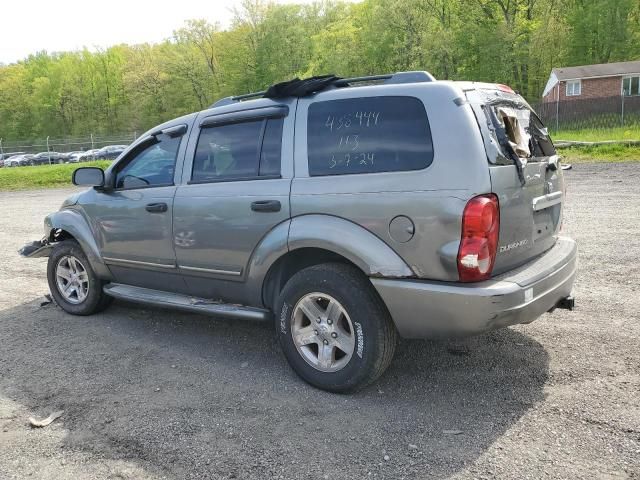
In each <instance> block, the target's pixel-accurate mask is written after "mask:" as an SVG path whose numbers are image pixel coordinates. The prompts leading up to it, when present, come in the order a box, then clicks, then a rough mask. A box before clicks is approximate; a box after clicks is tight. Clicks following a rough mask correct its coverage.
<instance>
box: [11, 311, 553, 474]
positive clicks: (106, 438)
mask: <svg viewBox="0 0 640 480" xmlns="http://www.w3.org/2000/svg"><path fill="white" fill-rule="evenodd" d="M0 339H1V341H2V346H1V348H0V397H2V396H5V397H8V398H11V399H12V400H14V401H16V402H19V403H20V404H22V405H24V406H26V407H27V408H28V409H30V411H32V412H33V413H34V414H37V415H42V414H48V413H50V411H53V410H57V409H64V410H65V413H64V416H63V418H62V419H61V420H62V425H63V426H64V429H66V431H67V433H66V437H65V441H64V443H65V444H64V448H65V450H66V451H71V452H73V451H81V452H82V453H83V454H88V455H89V456H94V457H95V458H97V459H104V458H109V459H123V460H127V461H132V462H136V463H138V464H139V465H140V466H141V467H142V468H144V469H145V470H148V471H150V472H156V473H159V474H161V475H164V476H167V477H169V478H278V477H279V478H363V477H368V474H369V472H372V475H373V474H376V475H377V476H378V478H380V477H382V478H400V477H408V478H413V477H420V478H424V477H436V478H442V477H446V476H449V475H451V474H454V473H456V472H458V471H460V470H462V469H464V468H465V467H467V466H469V465H470V464H472V463H473V462H474V461H475V460H476V459H477V458H478V457H479V456H480V455H481V454H482V453H483V452H485V451H486V450H487V448H489V447H490V445H491V444H492V443H493V442H494V441H495V440H496V439H497V438H499V437H500V436H501V435H503V434H504V433H505V431H506V430H507V429H509V428H510V426H511V425H513V424H514V423H515V422H517V421H518V419H519V418H520V417H522V415H524V414H525V412H526V411H527V410H528V409H529V408H531V407H532V406H533V405H534V404H535V403H536V402H538V401H540V400H541V399H543V387H544V384H545V381H546V379H547V375H548V355H547V353H546V351H545V350H544V349H543V347H542V346H541V345H540V344H539V343H537V342H536V341H535V340H533V339H531V338H529V337H527V336H526V335H523V334H521V333H519V332H518V331H516V330H513V329H506V330H502V331H498V332H493V333H490V334H487V335H483V336H480V337H476V338H473V339H469V340H467V341H465V342H464V343H463V345H464V346H465V348H456V349H453V350H452V349H451V348H450V347H451V344H450V343H447V342H441V341H402V342H401V343H400V345H399V347H398V350H397V354H396V357H395V359H394V361H393V363H392V365H391V367H390V368H389V370H388V372H387V373H386V374H385V375H384V376H383V377H382V378H381V379H380V380H379V381H378V382H377V383H376V384H374V385H372V386H371V387H368V388H367V389H365V390H364V391H362V392H359V393H357V394H354V395H336V394H330V393H326V392H323V391H319V390H316V389H314V388H312V387H310V386H308V385H307V384H305V383H303V382H302V381H301V380H299V379H298V378H297V377H296V376H295V374H294V373H293V372H292V371H291V369H290V368H289V367H288V365H287V364H286V361H285V360H284V357H283V356H282V354H281V353H280V351H279V347H278V345H277V344H276V341H275V336H274V334H273V329H272V326H271V325H266V324H256V323H248V322H233V321H229V320H224V319H211V318H207V317H203V316H199V315H192V314H183V313H176V312H172V311H165V310H161V309H149V308H140V307H137V306H132V305H128V304H124V303H115V304H114V305H113V306H112V307H110V308H109V309H108V310H107V311H106V312H104V313H102V314H99V315H95V316H92V317H74V316H71V315H67V314H65V313H64V312H62V311H61V310H60V309H59V308H58V307H56V306H55V305H53V304H51V305H48V306H45V307H40V303H39V301H38V302H35V301H34V302H29V303H25V304H22V305H19V306H17V307H14V308H10V309H6V310H4V311H2V312H0ZM460 345H461V344H460V343H458V344H457V346H458V347H459V346H460ZM452 352H453V353H452ZM24 428H25V429H26V428H28V427H26V426H25V427H24ZM92 458H93V457H92ZM96 461H97V460H96ZM87 468H89V469H90V465H88V466H87ZM325 475H326V476H327V477H325ZM369 478H370V477H369Z"/></svg>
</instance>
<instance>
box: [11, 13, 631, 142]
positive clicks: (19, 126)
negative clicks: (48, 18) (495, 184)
mask: <svg viewBox="0 0 640 480" xmlns="http://www.w3.org/2000/svg"><path fill="white" fill-rule="evenodd" d="M202 14H203V17H206V14H207V12H206V10H203V12H202ZM638 58H640V0H364V1H363V2H361V3H343V2H339V1H328V0H323V1H318V2H316V3H313V4H304V5H297V4H287V5H283V4H276V3H271V2H268V1H265V0H245V1H244V2H243V3H242V4H241V7H239V8H238V9H237V10H236V11H234V18H233V21H232V23H231V25H230V26H229V27H228V28H226V29H223V28H221V27H220V25H219V24H218V23H217V22H216V21H215V18H208V19H201V20H192V21H189V22H187V23H186V24H185V25H184V26H183V27H182V28H180V29H179V30H177V31H175V32H173V35H172V36H171V38H169V39H167V40H166V41H164V42H162V43H159V44H142V45H124V44H122V45H115V46H113V47H110V48H107V49H102V50H97V51H90V50H88V49H85V50H82V51H75V52H59V53H47V52H39V53H36V54H33V55H30V56H29V57H28V58H26V59H24V60H22V61H19V62H17V63H14V64H10V65H0V138H4V139H5V140H12V139H21V140H22V139H30V138H42V137H43V136H46V135H51V136H59V137H61V136H73V135H85V134H88V133H90V132H92V133H111V132H123V131H134V130H138V131H142V130H145V129H147V128H150V127H151V126H153V125H156V124H158V123H160V122H162V121H164V120H168V119H170V118H173V117H176V116H179V115H181V114H186V113H189V112H193V111H196V110H201V109H204V108H206V107H207V106H209V105H210V104H211V103H213V102H214V101H215V100H216V99H218V98H220V97H224V96H227V95H232V94H240V93H245V92H250V91H256V90H261V89H264V88H265V87H266V86H268V85H270V84H273V83H276V82H279V81H284V80H288V79H291V78H293V77H295V76H299V77H304V76H310V75H319V74H326V73H335V74H336V75H339V76H360V75H371V74H379V73H389V72H395V71H401V70H428V71H430V72H431V73H432V74H433V75H435V76H436V78H438V79H453V80H477V81H488V82H499V83H505V84H508V85H511V86H512V87H513V88H514V89H516V90H518V91H519V92H520V93H522V94H523V95H524V96H525V97H526V98H527V99H528V100H530V101H534V102H535V101H536V100H538V99H539V98H540V95H541V93H542V90H543V88H544V85H545V83H546V81H547V79H548V77H549V73H550V71H551V69H552V68H553V67H559V66H571V65H583V64H592V63H606V62H614V61H626V60H633V59H638Z"/></svg>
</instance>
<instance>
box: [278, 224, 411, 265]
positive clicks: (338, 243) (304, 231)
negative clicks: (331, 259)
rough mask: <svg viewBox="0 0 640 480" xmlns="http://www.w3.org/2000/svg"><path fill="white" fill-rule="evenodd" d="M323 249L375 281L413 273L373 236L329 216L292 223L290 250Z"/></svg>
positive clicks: (392, 251)
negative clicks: (333, 253)
mask: <svg viewBox="0 0 640 480" xmlns="http://www.w3.org/2000/svg"><path fill="white" fill-rule="evenodd" d="M307 247H312V248H323V249H325V250H329V251H332V252H335V253H337V254H339V255H342V256H343V257H345V258H347V259H348V260H350V261H351V262H353V263H354V264H355V265H357V266H358V267H359V268H360V269H361V270H362V271H363V272H364V273H366V274H367V275H369V276H373V277H392V278H406V277H413V276H414V273H413V271H411V268H409V266H408V265H407V264H406V263H405V261H404V260H402V258H401V257H400V256H399V255H398V254H397V253H396V252H395V251H394V250H393V249H392V248H391V247H389V245H387V244H386V243H385V242H383V241H382V240H380V238H378V237H377V236H375V235H374V234H373V233H371V232H369V231H368V230H366V229H365V228H363V227H361V226H360V225H357V224H355V223H353V222H350V221H348V220H345V219H343V218H339V217H334V216H330V215H302V216H300V217H295V218H293V219H292V220H291V227H290V229H289V250H297V249H298V248H307Z"/></svg>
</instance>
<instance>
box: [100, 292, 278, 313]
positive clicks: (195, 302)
mask: <svg viewBox="0 0 640 480" xmlns="http://www.w3.org/2000/svg"><path fill="white" fill-rule="evenodd" d="M104 293H106V294H107V295H110V296H112V297H114V298H117V299H119V300H126V301H128V302H135V303H143V304H145V305H153V306H155V307H166V308H173V309H176V310H184V311H187V312H195V313H203V314H205V315H219V316H221V317H227V318H235V319H242V320H269V319H270V318H271V312H269V311H268V310H263V309H260V308H252V307H243V306H240V305H230V304H226V303H220V302H215V301H213V300H206V299H204V298H196V297H191V296H189V295H182V294H180V293H170V292H163V291H161V290H152V289H150V288H142V287H133V286H131V285H124V284H122V283H108V284H107V285H105V286H104Z"/></svg>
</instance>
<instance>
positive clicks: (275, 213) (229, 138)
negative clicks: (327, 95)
mask: <svg viewBox="0 0 640 480" xmlns="http://www.w3.org/2000/svg"><path fill="white" fill-rule="evenodd" d="M251 103H253V102H251ZM258 105H262V107H261V108H253V109H250V110H247V108H248V107H247V106H246V105H241V104H238V105H237V108H238V111H230V112H227V113H223V114H219V113H218V114H212V112H210V111H209V112H204V113H202V114H201V115H200V116H199V117H198V119H197V120H196V128H199V133H198V131H197V130H196V131H195V132H194V135H192V136H191V139H190V141H189V149H188V151H187V158H186V161H185V168H184V171H183V185H182V186H180V187H179V188H178V191H177V192H176V196H175V203H174V224H173V238H174V246H175V251H176V258H177V263H178V267H179V269H180V271H181V273H182V274H183V275H184V279H185V281H186V282H187V285H188V287H189V291H190V292H191V294H192V295H195V296H198V297H203V298H213V299H216V300H223V301H225V302H231V303H246V301H247V298H248V297H247V296H246V294H245V291H244V280H245V278H246V273H247V265H248V263H249V259H250V258H251V255H252V253H253V251H254V250H255V248H256V246H257V245H258V244H259V243H260V241H261V240H262V239H263V237H264V236H265V235H267V233H268V232H269V231H270V230H271V229H273V228H274V227H275V226H276V225H278V224H280V223H282V222H284V221H286V220H288V219H289V217H290V213H289V192H290V187H291V179H292V177H293V121H294V117H295V105H296V100H291V101H282V102H273V101H270V100H264V101H260V103H259V104H258Z"/></svg>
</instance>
